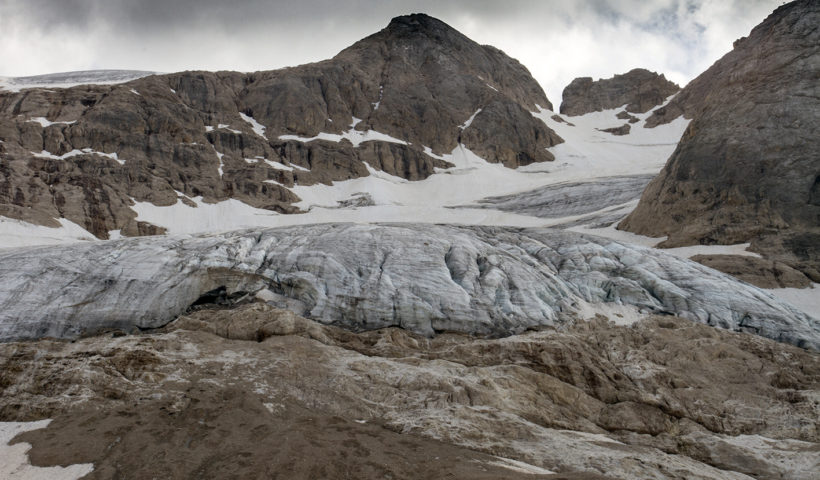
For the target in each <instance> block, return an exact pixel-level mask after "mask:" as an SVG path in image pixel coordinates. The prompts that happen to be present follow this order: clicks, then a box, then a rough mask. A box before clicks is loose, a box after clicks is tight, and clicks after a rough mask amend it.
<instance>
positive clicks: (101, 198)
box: [0, 14, 563, 238]
mask: <svg viewBox="0 0 820 480" xmlns="http://www.w3.org/2000/svg"><path fill="white" fill-rule="evenodd" d="M539 107H542V108H548V109H551V108H552V104H551V103H550V102H549V100H548V99H547V97H546V95H545V94H544V91H543V90H542V89H541V87H540V86H539V85H538V82H536V81H535V79H533V78H532V76H531V75H530V72H529V71H528V70H527V69H526V68H524V67H523V66H522V65H521V64H520V63H519V62H518V61H516V60H514V59H512V58H510V57H508V56H507V55H505V54H504V53H503V52H501V51H500V50H498V49H495V48H492V47H487V46H482V45H479V44H478V43H476V42H474V41H472V40H470V39H469V38H467V37H466V36H464V35H462V34H461V33H459V32H458V31H456V30H455V29H453V28H452V27H450V26H449V25H447V24H446V23H444V22H442V21H440V20H437V19H435V18H432V17H429V16H427V15H423V14H413V15H408V16H403V17H397V18H395V19H393V21H391V22H390V24H389V25H388V26H387V27H386V28H384V29H383V30H381V31H379V32H377V33H375V34H373V35H370V36H369V37H367V38H365V39H362V40H360V41H359V42H356V43H355V44H353V45H351V46H350V47H348V48H346V49H344V50H342V51H341V52H340V53H339V54H338V55H336V56H335V57H334V58H332V59H330V60H326V61H322V62H318V63H313V64H307V65H301V66H298V67H294V68H285V69H281V70H274V71H266V72H255V73H251V74H242V73H238V72H215V73H214V72H182V73H175V74H169V75H154V76H149V77H145V78H140V79H137V80H134V81H131V82H128V83H124V84H119V85H105V86H102V85H96V86H78V87H73V88H68V89H61V90H52V89H49V90H46V89H24V90H21V91H20V92H5V91H0V141H2V142H3V143H2V151H0V160H2V162H0V215H5V216H9V217H13V218H17V219H22V220H25V221H27V222H35V223H37V224H44V225H52V226H53V225H55V223H56V221H57V219H60V218H66V219H69V220H71V221H72V222H74V223H77V224H78V225H80V226H82V227H83V228H85V229H87V230H88V231H89V232H91V233H93V234H94V235H95V236H97V237H99V238H108V235H109V232H111V231H120V232H121V234H123V235H144V234H156V233H161V231H159V230H157V229H156V228H152V226H150V225H145V224H143V223H141V222H137V221H136V217H137V214H136V211H135V210H134V209H133V208H131V207H132V206H133V205H134V202H150V203H151V204H153V205H155V206H169V205H175V204H176V203H177V202H179V201H182V202H185V201H190V199H194V198H198V197H199V198H201V199H202V201H204V202H206V203H215V202H221V201H225V200H228V199H236V200H240V201H242V202H244V203H246V204H248V205H251V206H253V207H257V208H264V209H267V210H273V211H278V212H282V213H294V212H297V211H298V210H299V209H298V208H296V207H295V206H294V205H293V204H295V203H297V202H299V201H300V200H301V198H300V197H299V196H298V195H297V194H296V193H295V189H294V187H295V186H296V185H297V184H298V185H300V186H309V185H313V184H317V183H323V184H332V182H334V181H342V180H349V179H353V178H358V177H364V176H368V175H370V173H371V169H375V170H381V171H383V172H386V173H388V174H390V175H394V176H398V177H402V178H405V179H407V180H421V179H424V178H427V177H429V176H430V175H433V174H434V173H435V172H436V169H446V168H450V167H453V164H452V163H450V162H448V161H447V160H446V155H448V154H450V153H451V152H453V151H454V149H456V148H457V147H458V146H459V145H464V146H465V147H467V148H468V149H469V150H470V151H471V152H473V153H475V154H476V155H478V156H480V157H482V158H483V159H485V160H486V161H488V162H491V163H501V164H503V165H505V166H507V167H511V168H515V167H518V166H521V165H526V164H530V163H534V162H543V161H551V160H553V159H554V157H553V156H552V154H551V153H550V152H549V151H547V148H548V147H551V146H553V145H555V144H557V143H560V142H562V141H563V140H562V139H561V138H560V137H559V136H558V135H557V134H556V133H555V132H554V131H552V130H551V129H550V128H549V127H547V126H546V125H545V124H544V123H543V122H542V121H541V120H539V119H537V118H535V117H533V116H532V115H531V112H533V111H536V110H538V109H539Z"/></svg>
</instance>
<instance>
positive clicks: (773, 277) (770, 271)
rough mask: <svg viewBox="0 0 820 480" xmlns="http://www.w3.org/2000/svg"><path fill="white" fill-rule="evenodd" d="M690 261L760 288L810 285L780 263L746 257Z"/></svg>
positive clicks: (700, 256) (709, 256)
mask: <svg viewBox="0 0 820 480" xmlns="http://www.w3.org/2000/svg"><path fill="white" fill-rule="evenodd" d="M691 260H692V261H695V262H698V263H700V264H703V265H706V266H707V267H709V268H714V269H715V270H720V271H721V272H724V273H728V274H729V275H731V276H733V277H735V278H739V279H740V280H743V281H744V282H749V283H751V284H752V285H757V286H758V287H761V288H806V287H808V286H810V285H811V282H810V281H809V279H808V278H806V276H805V275H803V274H802V273H800V272H798V271H797V270H795V269H793V268H791V267H789V266H788V265H786V264H784V263H782V262H775V261H772V260H765V259H762V258H757V257H751V256H747V255H695V256H693V257H691Z"/></svg>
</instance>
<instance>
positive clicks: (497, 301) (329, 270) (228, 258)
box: [0, 223, 820, 350]
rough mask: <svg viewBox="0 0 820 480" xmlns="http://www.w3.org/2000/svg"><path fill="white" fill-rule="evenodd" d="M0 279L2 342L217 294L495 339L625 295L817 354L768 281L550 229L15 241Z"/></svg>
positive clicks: (347, 228) (355, 229) (146, 323)
mask: <svg viewBox="0 0 820 480" xmlns="http://www.w3.org/2000/svg"><path fill="white" fill-rule="evenodd" d="M0 278H2V279H3V281H2V282H0V340H2V341H14V340H23V339H36V338H43V337H57V338H77V337H80V336H83V335H89V334H94V333H98V332H100V331H105V330H108V329H119V330H124V331H126V332H133V331H138V330H140V329H150V328H156V327H160V326H162V325H165V324H166V323H168V322H170V321H171V320H173V319H174V318H176V317H177V316H179V315H180V314H182V313H184V312H186V311H187V310H188V308H189V307H190V306H191V305H192V304H193V303H194V302H196V301H197V300H198V299H199V298H200V297H202V296H203V295H205V294H208V293H209V292H214V291H216V290H219V289H222V290H223V291H224V293H225V294H227V295H233V296H239V297H241V296H243V295H247V296H248V297H249V298H250V297H252V296H253V295H257V296H258V297H261V298H264V299H265V300H266V301H268V302H269V303H271V304H273V305H276V306H279V307H284V308H288V309H290V310H293V311H294V312H295V313H297V314H299V315H303V316H306V317H308V318H311V319H314V320H317V321H320V322H322V323H325V324H333V325H338V326H342V327H345V328H348V329H351V330H354V331H362V330H371V329H378V328H384V327H389V326H397V327H401V328H404V329H407V330H409V331H413V332H416V333H419V334H423V335H427V336H433V335H436V334H437V333H439V332H448V331H454V332H462V333H468V334H474V335H482V336H493V337H498V336H507V335H512V334H516V333H521V332H523V331H525V330H527V329H532V328H540V327H560V326H561V325H565V324H568V323H570V322H573V321H576V320H578V319H580V318H583V313H584V312H589V311H590V310H593V311H594V310H595V308H592V309H590V306H592V307H601V306H606V305H610V306H613V305H625V306H632V307H634V308H635V309H637V310H638V311H639V312H642V313H647V314H649V313H655V314H658V313H660V314H669V315H677V316H680V317H683V318H686V319H690V320H694V321H698V322H701V323H706V324H709V325H712V326H716V327H721V328H725V329H729V330H734V331H746V332H750V333H754V334H758V335H762V336H764V337H768V338H771V339H774V340H777V341H781V342H787V343H791V344H794V345H797V346H800V347H804V348H809V349H813V350H818V349H820V327H818V322H817V319H815V318H813V317H811V316H809V315H807V314H805V313H803V312H801V311H799V310H797V309H795V308H794V307H792V306H790V305H789V304H787V303H785V302H783V301H781V300H778V299H777V298H775V297H774V296H772V295H771V294H769V293H767V292H766V291H764V290H761V289H759V288H757V287H754V286H751V285H748V284H746V283H743V282H740V281H738V280H735V279H734V278H732V277H730V276H728V275H725V274H722V273H720V272H717V271H715V270H712V269H710V268H708V267H705V266H703V265H700V264H697V263H695V262H692V261H689V260H686V259H683V258H678V257H675V256H672V255H668V254H665V253H663V252H661V251H658V250H655V249H651V248H646V247H641V246H636V245H630V244H626V243H621V242H618V241H614V240H611V239H606V238H602V237H596V236H592V235H585V234H580V233H576V232H571V231H562V230H554V229H548V228H516V227H495V226H450V225H426V224H352V223H347V224H318V225H305V226H292V227H282V228H269V229H251V230H242V231H234V232H223V233H214V234H205V235H198V236H191V235H187V236H170V237H162V236H159V237H140V238H131V239H121V240H112V241H106V242H95V243H89V244H75V245H69V246H56V247H48V246H45V247H32V248H20V249H8V250H3V251H0ZM599 311H600V309H599Z"/></svg>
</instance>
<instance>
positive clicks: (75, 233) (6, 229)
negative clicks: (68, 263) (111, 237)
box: [0, 216, 96, 248]
mask: <svg viewBox="0 0 820 480" xmlns="http://www.w3.org/2000/svg"><path fill="white" fill-rule="evenodd" d="M57 221H58V222H60V226H59V227H44V226H42V225H34V224H32V223H28V222H24V221H22V220H16V219H13V218H7V217H2V216H0V248H14V247H28V246H32V245H57V244H66V243H75V242H79V241H90V240H96V237H94V235H92V234H91V233H89V232H88V230H86V229H84V228H83V227H81V226H79V225H77V224H76V223H74V222H72V221H71V220H68V219H65V218H60V219H58V220H57Z"/></svg>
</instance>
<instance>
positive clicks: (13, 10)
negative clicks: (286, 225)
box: [0, 0, 784, 108]
mask: <svg viewBox="0 0 820 480" xmlns="http://www.w3.org/2000/svg"><path fill="white" fill-rule="evenodd" d="M783 3H784V2H783V1H782V0H541V1H536V0H530V1H525V0H504V1H493V0H472V1H471V0H455V1H447V0H401V1H400V0H383V1H378V0H355V1H347V2H345V1H333V0H302V1H299V0H294V1H280V0H268V1H265V0H0V76H23V75H37V74H42V73H53V72H63V71H73V70H91V69H135V70H152V71H161V72H174V71H180V70H194V69H202V70H239V71H255V70H267V69H273V68H278V67H283V66H289V65H298V64H302V63H307V62H313V61H317V60H322V59H325V58H329V57H332V56H333V55H335V54H336V53H338V51H339V50H341V49H343V48H344V47H346V46H348V45H350V44H352V43H353V42H355V41H356V40H358V39H360V38H363V37H365V36H367V35H369V34H371V33H373V32H376V31H378V30H380V29H382V28H384V27H385V26H386V25H387V24H388V23H389V21H390V19H391V18H392V17H394V16H397V15H403V14H407V13H413V12H424V13H427V14H429V15H432V16H435V17H437V18H439V19H441V20H443V21H445V22H447V23H448V24H450V25H451V26H453V27H454V28H456V29H458V30H459V31H461V32H462V33H464V34H466V35H467V36H468V37H470V38H472V39H473V40H476V41H477V42H479V43H482V44H491V45H494V46H496V47H498V48H500V49H502V50H504V51H505V52H506V53H507V54H508V55H510V56H512V57H514V58H517V59H518V60H520V61H521V63H523V64H524V65H525V66H526V67H527V68H529V70H530V71H531V72H532V74H533V76H534V77H535V78H536V79H537V80H538V81H539V82H540V83H541V85H542V86H543V87H544V89H545V90H546V92H547V96H548V97H549V98H550V100H552V102H553V103H555V104H556V108H557V104H558V103H560V100H561V91H562V90H563V87H565V86H566V85H567V84H568V83H569V82H570V81H571V80H572V79H573V78H575V77H578V76H590V77H594V78H596V79H597V78H601V77H611V76H612V75H613V74H615V73H623V72H626V71H628V70H630V69H632V68H635V67H644V68H648V69H650V70H654V71H658V72H661V73H664V74H666V76H667V78H669V79H671V80H673V81H675V82H677V83H679V84H681V85H683V84H685V83H686V82H688V81H689V80H691V79H692V78H694V77H695V76H697V75H698V74H699V73H700V72H702V71H703V70H705V69H706V68H708V67H709V65H711V64H712V63H714V61H715V60H717V59H718V58H720V57H721V56H722V55H724V54H725V53H726V52H728V51H729V50H731V48H732V42H733V41H734V40H735V39H737V38H739V37H741V36H745V35H747V34H748V32H749V30H750V29H751V28H752V27H754V26H755V25H757V24H758V23H760V22H761V21H762V20H763V19H764V18H765V17H766V16H767V15H768V14H769V13H771V11H772V10H774V8H776V7H777V6H778V5H781V4H783Z"/></svg>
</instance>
